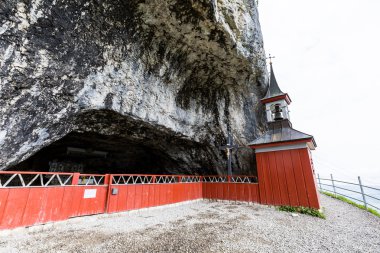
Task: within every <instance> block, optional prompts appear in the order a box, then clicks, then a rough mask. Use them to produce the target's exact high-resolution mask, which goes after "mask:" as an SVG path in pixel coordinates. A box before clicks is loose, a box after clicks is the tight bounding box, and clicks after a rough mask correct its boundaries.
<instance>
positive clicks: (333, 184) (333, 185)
mask: <svg viewBox="0 0 380 253" xmlns="http://www.w3.org/2000/svg"><path fill="white" fill-rule="evenodd" d="M330 177H331V182H332V187H333V189H334V195H335V197H336V188H335V183H334V178H333V175H332V174H330Z"/></svg>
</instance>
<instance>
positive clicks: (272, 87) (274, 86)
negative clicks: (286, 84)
mask: <svg viewBox="0 0 380 253" xmlns="http://www.w3.org/2000/svg"><path fill="white" fill-rule="evenodd" d="M269 58H271V57H270V56H269ZM269 64H270V79H269V87H268V90H267V93H266V95H265V97H264V98H263V99H268V98H272V97H277V96H281V95H285V93H284V92H282V90H281V89H280V87H279V86H278V83H277V80H276V76H275V75H274V71H273V65H272V61H270V62H269Z"/></svg>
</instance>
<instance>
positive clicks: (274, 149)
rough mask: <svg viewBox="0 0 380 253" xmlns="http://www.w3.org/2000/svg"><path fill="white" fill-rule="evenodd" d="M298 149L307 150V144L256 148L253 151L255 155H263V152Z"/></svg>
mask: <svg viewBox="0 0 380 253" xmlns="http://www.w3.org/2000/svg"><path fill="white" fill-rule="evenodd" d="M300 148H308V145H307V143H306V142H304V143H298V144H293V145H285V146H275V147H267V148H257V149H255V151H256V153H264V152H271V151H281V150H291V149H300Z"/></svg>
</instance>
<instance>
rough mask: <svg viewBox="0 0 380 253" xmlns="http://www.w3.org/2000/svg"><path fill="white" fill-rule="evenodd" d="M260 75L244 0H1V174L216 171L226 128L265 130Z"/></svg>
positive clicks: (242, 133) (257, 38)
mask: <svg viewBox="0 0 380 253" xmlns="http://www.w3.org/2000/svg"><path fill="white" fill-rule="evenodd" d="M266 78H267V72H266V68H265V53H264V50H263V41H262V35H261V30H260V25H259V21H258V13H257V8H256V5H255V3H254V0H236V1H230V0H203V1H201V0H199V1H191V0H178V1H176V0H152V1H138V0H128V1H127V0H104V1H99V0H93V1H89V0H87V1H84V0H76V1H70V0H65V1H63V0H56V1H47V0H31V1H15V0H5V2H4V1H2V2H1V3H0V147H1V149H0V150H1V155H0V168H1V169H9V168H11V169H33V170H49V169H51V164H52V162H56V163H61V165H62V166H61V169H67V170H70V169H69V168H65V165H64V164H69V165H68V166H66V167H70V166H71V165H73V164H76V165H78V164H79V165H80V167H81V168H83V170H84V171H98V172H104V171H106V172H109V171H110V170H113V171H117V172H136V173H142V172H151V173H153V172H154V173H203V172H205V173H223V171H224V168H225V160H226V155H225V153H224V152H223V151H220V150H219V149H218V146H219V145H222V144H224V143H225V136H226V135H227V130H228V129H231V131H232V133H233V136H234V138H235V140H236V141H237V143H238V144H239V145H245V144H247V143H248V142H249V141H251V140H252V139H254V138H255V137H256V136H258V135H260V134H261V133H262V132H263V130H264V127H265V125H264V117H263V114H262V113H261V112H262V108H261V105H260V101H259V99H260V98H261V97H262V96H263V95H264V92H265V88H266V85H267V84H266ZM68 147H75V148H81V149H83V150H86V152H85V154H82V155H78V156H72V155H71V156H70V155H68V153H67V148H68ZM94 150H99V151H104V152H106V153H107V157H106V158H102V159H101V158H99V157H93V156H91V155H89V154H93V151H94ZM70 164H71V165H70ZM74 167H75V166H74ZM234 167H235V169H236V173H237V172H240V173H250V174H251V173H254V156H253V154H252V153H251V152H250V151H249V150H247V149H244V148H243V149H239V150H238V151H237V152H236V154H235V164H234Z"/></svg>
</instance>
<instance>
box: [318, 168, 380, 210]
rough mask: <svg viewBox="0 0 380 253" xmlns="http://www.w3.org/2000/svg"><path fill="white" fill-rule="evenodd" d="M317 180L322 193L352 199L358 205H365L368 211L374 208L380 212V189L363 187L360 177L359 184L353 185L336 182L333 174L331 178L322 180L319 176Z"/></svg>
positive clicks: (351, 183)
mask: <svg viewBox="0 0 380 253" xmlns="http://www.w3.org/2000/svg"><path fill="white" fill-rule="evenodd" d="M317 180H318V188H319V189H320V190H322V191H327V192H330V193H333V194H334V195H335V196H343V197H346V198H348V199H351V200H353V201H354V202H357V203H358V204H363V205H364V206H365V208H366V209H368V208H374V209H377V210H379V211H380V189H379V188H376V187H372V186H368V185H363V184H362V181H361V179H360V177H358V183H353V182H345V181H341V180H336V179H334V177H333V175H332V174H330V178H321V177H320V176H319V174H317Z"/></svg>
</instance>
